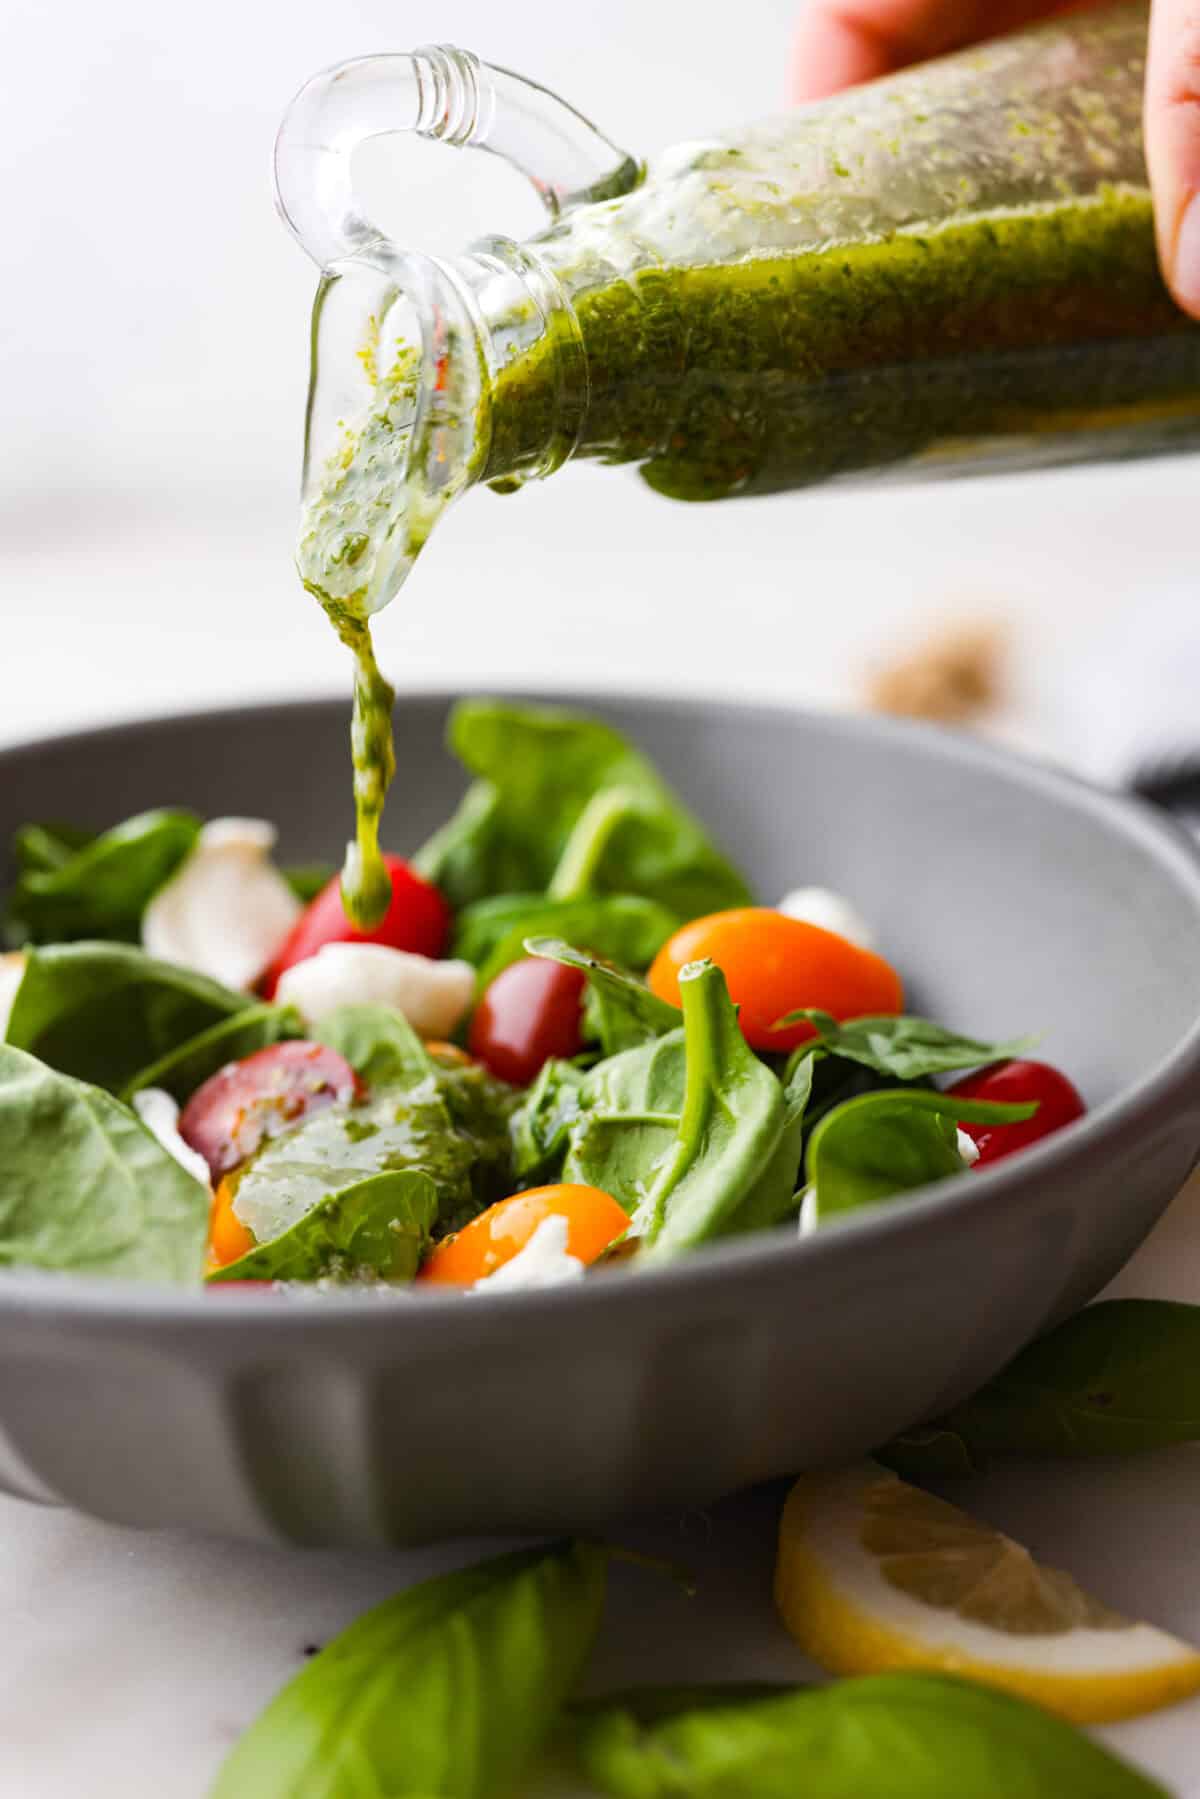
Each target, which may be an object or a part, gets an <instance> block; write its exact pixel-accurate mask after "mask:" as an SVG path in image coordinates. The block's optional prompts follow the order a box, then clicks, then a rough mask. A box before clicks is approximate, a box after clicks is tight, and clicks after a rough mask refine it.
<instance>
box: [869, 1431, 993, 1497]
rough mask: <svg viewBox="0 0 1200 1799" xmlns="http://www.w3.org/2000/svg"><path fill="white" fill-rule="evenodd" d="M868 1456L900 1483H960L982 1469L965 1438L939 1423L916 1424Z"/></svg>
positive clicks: (981, 1464) (980, 1462)
mask: <svg viewBox="0 0 1200 1799" xmlns="http://www.w3.org/2000/svg"><path fill="white" fill-rule="evenodd" d="M872 1454H873V1456H874V1458H875V1460H876V1461H878V1462H882V1463H883V1465H884V1467H885V1468H890V1469H891V1470H892V1472H893V1474H898V1475H899V1476H900V1478H901V1480H907V1481H912V1482H916V1483H920V1482H922V1481H938V1480H964V1479H965V1478H966V1477H967V1475H969V1474H979V1473H981V1472H982V1470H983V1463H982V1461H980V1460H978V1459H977V1458H976V1456H975V1455H974V1453H973V1452H972V1449H971V1446H970V1444H969V1443H968V1442H967V1441H966V1439H965V1438H964V1437H960V1436H959V1435H958V1434H957V1432H955V1431H952V1430H948V1429H946V1427H945V1426H944V1425H941V1424H925V1425H917V1426H915V1427H914V1428H913V1429H912V1430H906V1431H903V1432H901V1434H900V1435H899V1436H898V1437H893V1438H892V1439H891V1441H890V1442H888V1443H885V1444H884V1446H883V1448H882V1449H877V1450H873V1451H872Z"/></svg>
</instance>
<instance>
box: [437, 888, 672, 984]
mask: <svg viewBox="0 0 1200 1799" xmlns="http://www.w3.org/2000/svg"><path fill="white" fill-rule="evenodd" d="M681 922H682V921H681V920H680V919H679V918H678V916H677V915H676V914H675V913H674V912H668V911H667V909H666V907H665V906H660V905H659V904H658V902H657V900H650V899H642V898H640V897H639V895H637V894H635V893H611V894H601V895H593V896H590V897H588V898H585V899H576V900H555V899H548V898H546V897H545V896H544V895H543V894H540V893H500V894H496V895H495V896H494V897H493V898H492V899H486V900H476V902H475V903H474V905H471V906H467V907H466V908H465V910H464V911H462V912H460V913H459V915H458V918H457V919H456V920H455V938H454V948H453V953H454V955H456V956H461V957H462V959H463V960H464V961H466V962H474V964H475V966H476V967H477V968H478V969H479V984H480V986H481V987H486V986H487V984H488V982H489V981H491V980H494V979H495V977H496V976H497V975H498V974H499V973H500V970H501V969H502V968H507V967H508V965H509V963H510V962H519V961H520V959H521V957H522V956H523V955H524V954H525V939H526V938H527V937H541V936H553V937H561V938H565V939H566V940H567V941H568V942H571V943H574V944H579V945H586V947H587V948H588V949H589V950H593V951H594V952H595V953H596V954H597V955H599V956H608V957H611V958H612V960H613V961H614V962H623V963H625V964H627V965H628V966H629V967H630V968H648V967H649V965H650V963H651V962H653V960H654V958H655V956H656V955H657V954H658V952H659V950H660V949H661V948H662V946H663V944H664V943H665V942H666V941H667V938H668V937H670V936H672V935H673V933H674V932H675V931H677V930H678V928H679V925H680V923H681Z"/></svg>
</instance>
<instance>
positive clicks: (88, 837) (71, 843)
mask: <svg viewBox="0 0 1200 1799" xmlns="http://www.w3.org/2000/svg"><path fill="white" fill-rule="evenodd" d="M98 835H99V833H98V832H97V831H81V830H80V829H79V827H78V826H77V825H63V824H30V825H22V826H21V827H20V829H19V830H16V831H14V832H13V839H12V855H13V861H14V862H15V863H16V865H17V868H18V870H19V872H20V873H22V874H52V873H53V872H54V870H55V869H56V868H63V867H64V866H65V865H66V864H67V863H68V862H69V861H70V860H71V858H72V856H74V855H75V854H76V852H77V851H79V850H82V849H86V848H87V846H88V844H89V843H95V841H96V838H97V836H98Z"/></svg>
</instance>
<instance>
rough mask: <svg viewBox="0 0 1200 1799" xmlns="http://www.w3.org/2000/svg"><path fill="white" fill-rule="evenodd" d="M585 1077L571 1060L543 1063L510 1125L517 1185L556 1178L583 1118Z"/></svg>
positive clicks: (535, 1183)
mask: <svg viewBox="0 0 1200 1799" xmlns="http://www.w3.org/2000/svg"><path fill="white" fill-rule="evenodd" d="M585 1080H586V1076H585V1075H584V1073H583V1070H582V1069H580V1068H576V1066H575V1064H574V1063H573V1062H560V1061H558V1060H556V1059H553V1058H552V1059H551V1060H550V1061H549V1062H543V1064H542V1067H541V1069H540V1071H539V1073H538V1075H537V1078H536V1080H535V1081H534V1083H533V1085H532V1087H530V1088H529V1090H528V1092H527V1093H526V1094H525V1096H524V1099H523V1100H522V1101H521V1103H520V1104H519V1105H518V1106H517V1108H516V1110H515V1111H514V1112H513V1115H512V1119H511V1121H510V1124H509V1134H510V1137H511V1141H512V1169H513V1177H514V1179H515V1181H516V1182H517V1183H518V1185H519V1186H522V1187H530V1186H542V1185H544V1184H545V1182H547V1181H550V1180H556V1179H557V1178H558V1175H559V1173H560V1172H561V1170H562V1166H563V1161H564V1158H565V1157H566V1154H567V1152H568V1150H569V1149H570V1147H571V1141H572V1137H573V1135H574V1132H575V1129H576V1127H577V1125H578V1124H579V1122H580V1120H581V1119H582V1117H583V1106H584V1099H583V1090H584V1082H585Z"/></svg>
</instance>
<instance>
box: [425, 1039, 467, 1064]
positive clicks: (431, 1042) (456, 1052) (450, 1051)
mask: <svg viewBox="0 0 1200 1799" xmlns="http://www.w3.org/2000/svg"><path fill="white" fill-rule="evenodd" d="M425 1048H426V1049H427V1050H428V1052H429V1054H430V1055H431V1056H432V1057H433V1059H434V1061H435V1062H437V1063H438V1064H439V1065H440V1066H441V1067H442V1068H470V1067H472V1066H473V1063H474V1058H473V1057H471V1056H469V1055H468V1054H467V1052H466V1050H465V1049H460V1048H459V1046H458V1044H457V1043H443V1042H442V1040H441V1038H440V1037H429V1038H427V1039H426V1042H425Z"/></svg>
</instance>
